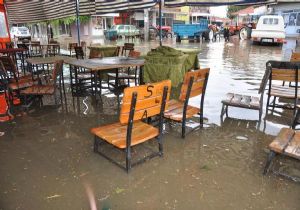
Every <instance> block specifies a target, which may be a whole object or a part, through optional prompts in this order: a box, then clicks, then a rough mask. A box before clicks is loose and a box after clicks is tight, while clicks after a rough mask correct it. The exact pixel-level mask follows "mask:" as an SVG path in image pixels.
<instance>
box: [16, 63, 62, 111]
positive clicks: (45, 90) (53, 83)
mask: <svg viewBox="0 0 300 210" xmlns="http://www.w3.org/2000/svg"><path fill="white" fill-rule="evenodd" d="M62 71H63V60H59V61H56V62H55V63H54V69H53V71H52V75H51V77H50V78H49V79H48V81H47V84H41V82H40V83H39V84H37V85H33V86H31V87H28V88H26V89H24V90H22V91H21V95H24V96H25V104H26V105H27V97H26V96H38V97H39V98H40V102H41V104H42V97H43V96H44V95H53V96H54V101H55V105H56V104H57V100H56V90H57V81H58V82H59V87H60V88H61V79H62V77H61V75H62ZM60 99H61V104H62V93H61V90H60Z"/></svg>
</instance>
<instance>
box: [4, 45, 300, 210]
mask: <svg viewBox="0 0 300 210" xmlns="http://www.w3.org/2000/svg"><path fill="white" fill-rule="evenodd" d="M165 44H166V45H170V46H175V43H172V42H170V43H168V42H167V43H165ZM157 45H158V44H157V43H154V42H152V43H146V44H142V45H140V46H138V47H137V48H138V49H140V50H143V52H144V53H145V52H146V51H147V50H149V49H150V48H153V47H155V46H157ZM178 46H179V47H186V48H200V49H201V53H200V54H199V59H200V65H201V67H210V68H211V73H210V77H209V82H208V86H207V93H206V98H205V109H204V117H205V118H206V121H205V127H204V128H203V129H201V130H197V131H195V132H193V133H191V134H189V135H188V136H187V137H186V138H185V139H181V138H180V137H179V134H178V132H176V131H178V127H176V126H175V127H174V126H173V127H172V128H171V129H170V128H169V126H166V128H167V130H166V133H165V135H164V136H163V141H164V156H163V157H162V158H159V157H156V158H154V159H151V160H149V161H146V162H145V163H143V164H141V165H138V166H136V167H134V168H133V169H132V170H131V172H130V173H129V174H127V173H126V172H124V171H123V170H122V169H120V168H119V167H117V166H116V165H114V164H112V163H111V162H109V161H108V160H106V159H104V158H103V157H101V156H99V155H98V154H95V153H94V152H93V136H92V135H91V134H90V132H89V130H90V128H92V127H94V126H98V125H103V124H106V123H110V122H116V121H117V120H118V116H117V115H118V109H119V105H118V101H120V100H119V99H118V98H117V97H115V95H114V94H112V93H106V94H105V95H104V96H103V97H102V100H101V101H99V102H98V103H97V104H96V103H95V100H93V99H92V98H90V97H77V98H73V99H72V97H71V95H70V94H68V102H67V104H68V112H66V111H65V109H63V108H62V107H59V108H56V107H53V106H47V104H53V101H51V100H48V101H47V98H46V100H45V102H44V104H45V106H44V107H43V108H35V109H33V110H31V111H30V112H29V113H28V115H23V116H21V117H16V118H15V120H13V121H11V122H9V123H5V124H1V128H0V131H4V132H5V135H4V136H2V137H0V209H3V210H10V209H24V210H29V209H30V210H35V209H39V210H40V209H92V207H91V206H94V205H96V206H97V209H204V210H210V209H212V210H214V209H223V210H227V209H228V210H241V209H257V210H263V209H274V210H275V209H276V210H282V209H285V210H288V209H289V210H291V209H294V210H298V209H300V186H299V183H297V182H294V181H292V180H290V179H286V178H284V177H282V176H277V175H275V174H274V173H269V174H268V175H267V176H263V175H262V171H263V168H264V164H265V161H266V158H267V155H268V149H267V148H268V144H269V143H270V142H271V141H272V139H274V136H275V135H276V134H277V133H278V132H279V130H280V128H282V127H288V126H289V125H290V122H291V117H292V113H291V111H286V110H282V109H275V111H274V112H272V113H271V112H270V111H269V113H268V114H267V115H266V114H265V113H266V112H265V108H264V114H263V120H262V123H261V124H260V125H258V123H257V121H256V120H257V119H258V112H257V111H251V110H245V109H238V108H229V118H226V119H224V120H223V122H221V120H220V112H221V100H222V98H224V96H225V94H226V93H227V92H235V93H243V94H250V95H258V93H257V91H258V87H259V83H260V80H261V78H262V76H263V73H264V71H265V63H266V61H268V60H288V59H289V56H290V54H291V52H292V50H295V42H294V41H289V42H288V43H287V44H285V45H283V46H282V47H281V46H258V45H252V44H251V43H250V42H249V41H242V42H240V41H239V40H237V39H233V40H232V41H231V42H229V43H224V42H223V41H221V42H215V43H202V44H199V43H197V44H196V43H193V44H181V45H178ZM296 50H298V51H299V48H298V49H296ZM68 91H69V90H68ZM265 99H266V97H265ZM198 103H199V98H194V99H192V100H191V104H195V105H196V104H198ZM191 126H193V124H192V123H191ZM147 146H149V147H155V146H156V144H155V143H154V142H149V144H147ZM105 149H106V151H107V152H108V153H110V154H111V155H112V156H113V157H115V158H116V159H118V158H119V159H121V158H122V157H124V155H123V154H122V153H119V152H117V151H115V150H113V149H112V148H109V147H107V148H105ZM145 153H146V150H145V149H144V148H143V147H140V146H138V147H137V148H135V149H134V151H133V158H139V157H142V156H143V155H144V154H145ZM274 163H275V164H274V167H273V170H274V171H280V172H284V173H288V174H289V175H293V176H297V177H300V166H299V161H298V162H297V161H295V160H292V159H287V158H282V157H278V158H277V159H276V161H275V162H274ZM90 203H92V204H90ZM93 203H94V204H93Z"/></svg>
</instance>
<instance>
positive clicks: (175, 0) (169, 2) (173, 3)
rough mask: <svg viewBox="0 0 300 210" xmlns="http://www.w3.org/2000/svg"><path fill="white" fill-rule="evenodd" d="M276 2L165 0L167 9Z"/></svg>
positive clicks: (270, 0) (271, 0)
mask: <svg viewBox="0 0 300 210" xmlns="http://www.w3.org/2000/svg"><path fill="white" fill-rule="evenodd" d="M274 2H276V0H165V3H164V4H165V6H167V7H181V6H221V5H259V4H268V3H274Z"/></svg>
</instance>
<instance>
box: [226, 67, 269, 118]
mask: <svg viewBox="0 0 300 210" xmlns="http://www.w3.org/2000/svg"><path fill="white" fill-rule="evenodd" d="M270 74H271V67H270V66H269V65H268V64H267V67H266V71H265V74H264V76H263V78H262V81H261V83H260V87H259V90H258V94H260V97H256V96H249V95H241V94H235V93H227V94H226V99H224V100H222V104H223V105H222V110H221V118H222V119H223V116H224V114H225V113H226V117H228V107H229V106H233V107H238V108H244V109H252V110H258V112H259V121H260V120H261V116H262V112H263V107H262V106H263V99H264V92H265V89H266V86H267V84H268V79H269V77H270Z"/></svg>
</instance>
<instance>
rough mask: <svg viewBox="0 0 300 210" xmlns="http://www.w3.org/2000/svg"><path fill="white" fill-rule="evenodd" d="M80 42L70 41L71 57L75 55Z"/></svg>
mask: <svg viewBox="0 0 300 210" xmlns="http://www.w3.org/2000/svg"><path fill="white" fill-rule="evenodd" d="M77 46H78V44H77V43H69V47H68V49H69V52H70V57H72V56H73V55H74V51H75V47H77Z"/></svg>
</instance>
